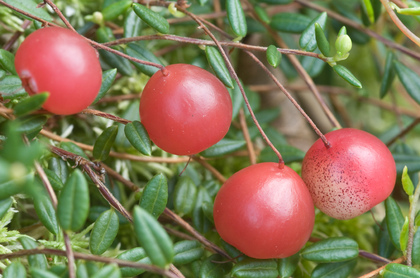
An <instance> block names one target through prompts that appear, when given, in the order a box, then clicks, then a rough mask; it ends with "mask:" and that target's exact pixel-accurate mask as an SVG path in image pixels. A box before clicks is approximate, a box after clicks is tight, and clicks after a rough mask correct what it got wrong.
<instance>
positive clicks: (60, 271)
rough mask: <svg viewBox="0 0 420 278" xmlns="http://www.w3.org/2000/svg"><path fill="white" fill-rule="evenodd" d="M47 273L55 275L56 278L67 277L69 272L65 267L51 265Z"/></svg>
mask: <svg viewBox="0 0 420 278" xmlns="http://www.w3.org/2000/svg"><path fill="white" fill-rule="evenodd" d="M48 271H49V272H51V273H53V274H55V275H57V276H58V277H68V276H69V270H68V268H67V266H66V265H53V266H52V267H50V269H48ZM78 278H79V277H78Z"/></svg>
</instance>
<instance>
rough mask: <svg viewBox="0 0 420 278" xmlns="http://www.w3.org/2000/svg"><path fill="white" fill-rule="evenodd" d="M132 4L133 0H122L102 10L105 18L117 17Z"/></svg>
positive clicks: (112, 18)
mask: <svg viewBox="0 0 420 278" xmlns="http://www.w3.org/2000/svg"><path fill="white" fill-rule="evenodd" d="M132 4H133V1H131V0H121V1H117V2H114V3H112V4H111V5H109V6H107V7H106V8H105V9H103V10H102V15H103V17H104V20H114V19H116V18H117V17H118V16H119V15H121V14H123V13H124V12H125V11H126V10H127V9H128V8H129V7H130V6H131V5H132Z"/></svg>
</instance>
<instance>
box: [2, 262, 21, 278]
mask: <svg viewBox="0 0 420 278" xmlns="http://www.w3.org/2000/svg"><path fill="white" fill-rule="evenodd" d="M3 278H26V269H25V267H24V266H23V264H22V263H20V262H18V261H14V262H12V263H11V264H10V265H8V266H7V267H6V269H5V270H4V271H3Z"/></svg>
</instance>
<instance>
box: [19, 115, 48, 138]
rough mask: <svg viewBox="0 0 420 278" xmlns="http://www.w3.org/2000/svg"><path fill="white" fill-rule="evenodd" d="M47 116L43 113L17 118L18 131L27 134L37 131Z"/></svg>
mask: <svg viewBox="0 0 420 278" xmlns="http://www.w3.org/2000/svg"><path fill="white" fill-rule="evenodd" d="M47 120H48V118H47V117H46V116H43V115H27V116H23V117H21V118H19V127H18V131H19V132H22V133H25V134H29V133H33V132H39V131H40V130H41V129H42V128H43V126H44V125H45V123H46V122H47Z"/></svg>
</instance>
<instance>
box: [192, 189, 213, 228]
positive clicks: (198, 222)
mask: <svg viewBox="0 0 420 278" xmlns="http://www.w3.org/2000/svg"><path fill="white" fill-rule="evenodd" d="M212 201H213V200H212V199H211V197H210V195H209V193H208V192H207V190H206V188H204V187H202V186H200V187H199V188H198V192H197V199H196V201H195V206H194V209H193V215H192V220H193V224H194V226H195V228H196V229H197V230H198V231H199V232H201V233H206V232H208V231H209V230H210V228H211V227H212V224H211V222H210V220H208V218H207V217H206V215H205V214H204V211H203V207H202V206H203V203H204V202H212Z"/></svg>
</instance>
